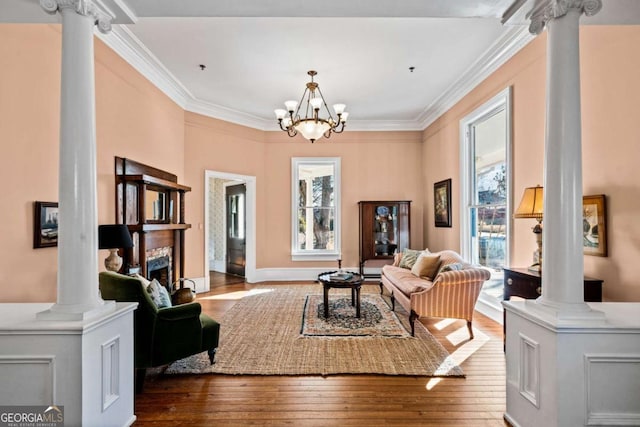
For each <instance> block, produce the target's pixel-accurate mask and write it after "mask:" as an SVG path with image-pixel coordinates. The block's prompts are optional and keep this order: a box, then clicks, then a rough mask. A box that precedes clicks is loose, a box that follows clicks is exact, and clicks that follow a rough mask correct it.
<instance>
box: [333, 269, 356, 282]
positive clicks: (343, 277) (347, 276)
mask: <svg viewBox="0 0 640 427" xmlns="http://www.w3.org/2000/svg"><path fill="white" fill-rule="evenodd" d="M352 278H353V274H351V273H347V272H339V271H338V272H335V273H331V274H330V275H329V280H331V281H334V282H346V281H347V280H351V279H352Z"/></svg>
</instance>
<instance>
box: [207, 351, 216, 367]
mask: <svg viewBox="0 0 640 427" xmlns="http://www.w3.org/2000/svg"><path fill="white" fill-rule="evenodd" d="M216 350H218V349H217V348H212V349H209V350H207V354H208V355H209V362H211V364H212V365H213V364H214V363H216V361H215V358H216Z"/></svg>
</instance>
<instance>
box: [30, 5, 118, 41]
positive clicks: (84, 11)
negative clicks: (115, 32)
mask: <svg viewBox="0 0 640 427" xmlns="http://www.w3.org/2000/svg"><path fill="white" fill-rule="evenodd" d="M40 6H41V7H42V8H43V9H44V10H45V11H46V12H47V13H50V14H52V15H53V14H55V13H56V12H58V11H61V10H62V9H73V10H74V11H75V12H76V13H77V14H79V15H82V16H89V17H91V18H93V19H94V20H95V24H96V25H97V26H98V30H100V32H101V33H104V34H107V33H108V32H110V31H111V20H112V19H113V17H112V16H111V15H109V14H108V13H106V12H104V11H103V10H101V9H100V8H99V7H98V6H96V4H95V3H94V2H93V0H40Z"/></svg>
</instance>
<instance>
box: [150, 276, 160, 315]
mask: <svg viewBox="0 0 640 427" xmlns="http://www.w3.org/2000/svg"><path fill="white" fill-rule="evenodd" d="M160 288H162V286H161V285H160V283H158V281H157V280H156V279H153V280H152V281H151V282H149V286H147V292H149V296H150V297H151V301H153V303H154V304H155V305H156V307H158V308H159V307H160V304H162V300H161V299H160Z"/></svg>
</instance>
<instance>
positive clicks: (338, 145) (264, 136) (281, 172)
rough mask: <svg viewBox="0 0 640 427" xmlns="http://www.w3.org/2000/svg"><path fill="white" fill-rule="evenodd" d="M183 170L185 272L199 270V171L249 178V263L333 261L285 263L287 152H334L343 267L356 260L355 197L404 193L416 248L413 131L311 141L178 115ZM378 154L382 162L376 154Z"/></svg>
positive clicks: (418, 193)
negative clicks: (252, 220)
mask: <svg viewBox="0 0 640 427" xmlns="http://www.w3.org/2000/svg"><path fill="white" fill-rule="evenodd" d="M185 117H186V119H185V121H186V133H185V135H186V136H185V163H186V164H187V165H188V167H187V168H186V171H185V174H186V178H187V182H186V183H187V185H190V186H191V187H192V188H193V191H192V194H190V197H189V211H188V213H187V216H188V218H187V219H188V221H190V222H191V223H192V224H193V226H194V227H193V229H192V230H190V231H189V232H188V233H189V234H188V238H187V252H186V254H187V258H188V260H189V263H188V264H187V274H188V275H192V276H202V275H203V272H204V269H205V263H206V260H205V259H204V251H203V248H204V230H203V229H202V228H201V226H202V225H203V223H204V206H203V200H204V174H205V171H206V170H211V171H216V172H226V173H234V174H240V175H250V176H255V177H256V204H257V206H256V210H257V224H256V245H257V246H256V258H257V259H256V267H257V268H296V267H318V266H322V265H327V266H334V265H335V263H317V262H293V261H291V254H290V252H291V250H290V246H291V231H290V217H291V213H290V212H291V211H290V209H291V158H292V157H341V159H342V220H343V222H342V226H343V231H342V242H343V243H342V245H343V247H342V257H343V259H344V265H345V266H357V265H358V205H357V202H358V201H359V200H375V199H394V200H395V199H408V200H413V201H414V203H415V204H416V206H417V207H416V208H413V209H412V211H411V215H412V224H411V226H412V241H413V242H414V243H415V244H417V245H418V247H421V246H422V208H421V206H422V192H423V189H422V186H421V183H420V181H419V180H417V179H415V177H416V176H419V174H420V157H421V150H422V148H421V146H422V144H421V140H420V137H421V134H420V132H345V133H344V134H341V135H335V136H333V137H332V138H331V139H330V140H325V139H323V140H320V141H318V142H316V143H315V144H313V145H312V144H311V143H309V142H307V141H305V140H303V139H301V138H300V137H297V138H289V137H287V136H286V135H285V134H284V133H281V132H261V131H256V130H254V129H249V128H246V127H243V126H238V125H234V124H230V123H225V122H222V121H219V120H215V119H211V118H207V117H204V116H200V115H198V114H194V113H186V114H185ZM381 159H383V160H381Z"/></svg>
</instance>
